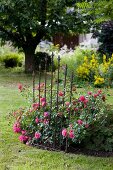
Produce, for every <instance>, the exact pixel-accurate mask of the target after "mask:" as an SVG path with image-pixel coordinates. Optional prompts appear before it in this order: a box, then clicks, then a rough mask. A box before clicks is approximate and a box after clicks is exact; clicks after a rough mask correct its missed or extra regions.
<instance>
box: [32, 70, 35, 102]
mask: <svg viewBox="0 0 113 170" xmlns="http://www.w3.org/2000/svg"><path fill="white" fill-rule="evenodd" d="M32 76H33V103H34V102H35V72H34V71H33V74H32Z"/></svg>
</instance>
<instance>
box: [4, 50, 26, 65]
mask: <svg viewBox="0 0 113 170" xmlns="http://www.w3.org/2000/svg"><path fill="white" fill-rule="evenodd" d="M23 60H24V57H23V55H22V54H18V53H11V52H10V53H8V54H4V55H3V56H1V61H2V63H4V66H5V68H9V67H12V68H13V67H17V66H19V67H21V66H22V62H23Z"/></svg>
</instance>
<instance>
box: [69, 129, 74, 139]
mask: <svg viewBox="0 0 113 170" xmlns="http://www.w3.org/2000/svg"><path fill="white" fill-rule="evenodd" d="M69 137H70V138H71V139H73V138H74V137H75V135H74V131H73V130H70V132H69Z"/></svg>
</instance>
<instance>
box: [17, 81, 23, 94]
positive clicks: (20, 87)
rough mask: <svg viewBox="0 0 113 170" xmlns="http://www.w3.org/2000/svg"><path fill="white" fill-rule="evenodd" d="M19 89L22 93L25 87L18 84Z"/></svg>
mask: <svg viewBox="0 0 113 170" xmlns="http://www.w3.org/2000/svg"><path fill="white" fill-rule="evenodd" d="M18 89H19V90H20V92H21V91H22V90H23V85H22V84H21V83H18Z"/></svg>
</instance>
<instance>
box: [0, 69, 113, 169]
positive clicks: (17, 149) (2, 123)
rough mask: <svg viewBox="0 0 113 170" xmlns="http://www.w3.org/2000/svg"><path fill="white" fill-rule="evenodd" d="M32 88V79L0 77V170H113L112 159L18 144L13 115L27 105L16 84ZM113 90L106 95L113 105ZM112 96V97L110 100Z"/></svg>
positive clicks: (5, 74)
mask: <svg viewBox="0 0 113 170" xmlns="http://www.w3.org/2000/svg"><path fill="white" fill-rule="evenodd" d="M18 82H23V83H25V84H26V83H27V84H32V77H31V76H30V75H29V76H26V75H24V74H22V73H21V74H18V73H9V72H7V71H6V72H5V73H4V72H1V73H0V170H113V158H112V157H109V158H99V157H93V156H85V155H77V154H76V155H74V154H65V153H63V152H52V151H44V150H41V149H37V148H33V147H29V146H26V145H24V144H22V143H20V142H19V140H18V135H17V134H14V133H13V131H12V125H13V122H14V120H13V118H12V117H11V116H10V114H9V113H10V112H11V111H12V110H14V109H17V108H18V107H21V106H24V105H26V101H25V100H24V99H23V98H22V97H21V96H20V94H19V93H18V89H17V83H18ZM112 91H113V90H109V91H105V92H106V93H107V94H108V102H109V103H110V102H111V103H112V102H113V92H112ZM109 95H111V96H109Z"/></svg>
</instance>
